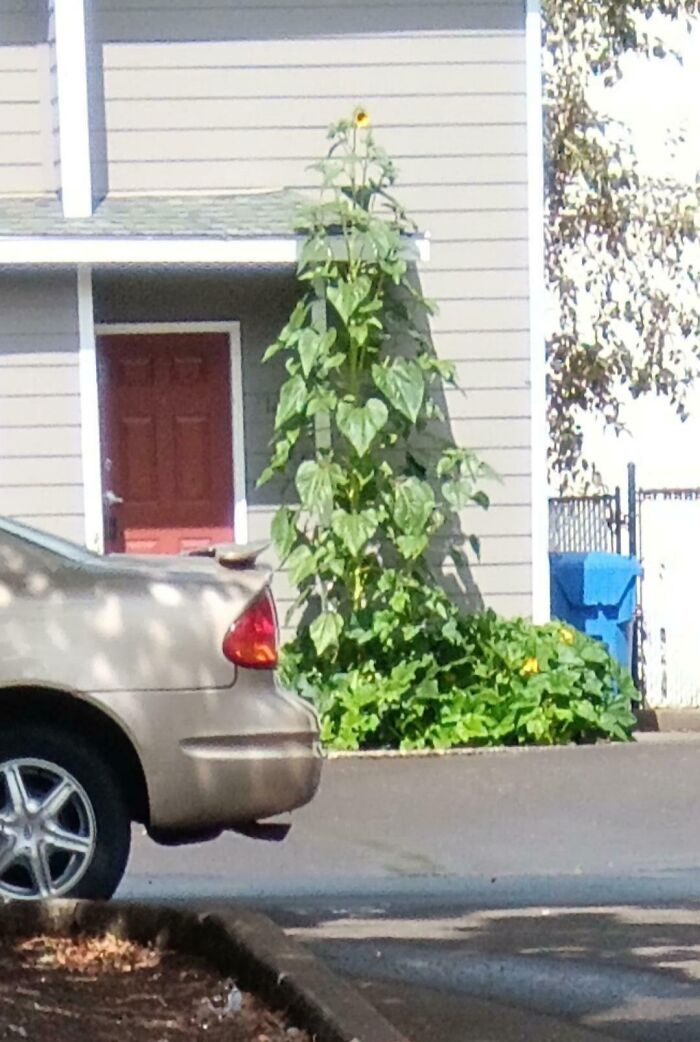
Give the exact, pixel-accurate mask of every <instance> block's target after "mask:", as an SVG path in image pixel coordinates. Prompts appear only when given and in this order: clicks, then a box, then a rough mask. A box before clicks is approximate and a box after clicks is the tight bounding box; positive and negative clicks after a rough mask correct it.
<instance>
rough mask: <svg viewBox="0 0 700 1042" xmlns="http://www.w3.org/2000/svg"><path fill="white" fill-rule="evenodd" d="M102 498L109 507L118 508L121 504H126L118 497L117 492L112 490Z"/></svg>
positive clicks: (108, 490)
mask: <svg viewBox="0 0 700 1042" xmlns="http://www.w3.org/2000/svg"><path fill="white" fill-rule="evenodd" d="M102 498H103V499H104V503H105V506H107V507H118V506H119V504H120V503H123V502H124V500H123V499H122V497H121V496H118V495H117V494H116V492H112V489H111V488H108V489H107V491H106V492H105V494H104V496H103V497H102Z"/></svg>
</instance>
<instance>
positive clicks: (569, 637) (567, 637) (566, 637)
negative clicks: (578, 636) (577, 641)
mask: <svg viewBox="0 0 700 1042" xmlns="http://www.w3.org/2000/svg"><path fill="white" fill-rule="evenodd" d="M559 636H560V637H561V639H562V640H563V641H564V643H565V644H573V643H574V635H573V633H572V632H571V630H569V629H567V628H566V626H562V628H561V629H560V630H559Z"/></svg>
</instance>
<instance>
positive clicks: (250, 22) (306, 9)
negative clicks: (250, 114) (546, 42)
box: [97, 0, 523, 42]
mask: <svg viewBox="0 0 700 1042" xmlns="http://www.w3.org/2000/svg"><path fill="white" fill-rule="evenodd" d="M97 11H98V12H99V14H100V15H101V17H102V22H103V25H104V30H105V38H107V39H118V40H121V41H122V42H139V41H147V40H150V41H154V42H158V41H160V40H162V39H163V24H164V23H167V38H168V39H169V40H172V41H173V42H178V41H194V40H200V41H208V40H219V39H241V40H261V39H275V38H277V39H280V38H282V39H285V38H287V39H288V38H290V37H300V38H309V37H317V36H329V35H330V36H340V35H352V34H355V33H357V32H358V31H362V30H363V29H364V28H365V27H366V26H367V25H368V24H371V26H372V33H373V34H374V35H379V34H382V33H395V32H397V31H402V32H404V33H411V32H420V33H422V32H438V33H439V32H449V31H454V30H457V31H472V32H474V31H481V32H484V31H499V32H501V31H512V30H513V29H518V28H520V26H521V23H522V19H523V15H522V11H521V9H520V6H519V4H517V3H514V2H513V0H503V2H501V0H488V2H483V3H474V2H472V0H457V2H450V0H437V2H436V0H433V2H432V3H430V4H429V5H428V4H426V3H425V2H416V0H382V2H381V3H376V2H372V0H353V3H352V4H350V3H348V2H347V0H329V2H319V0H312V2H308V0H291V2H289V0H277V2H268V3H257V2H256V0H248V2H247V3H236V4H235V6H234V5H232V4H228V5H225V4H223V3H211V2H208V0H191V2H190V3H185V4H182V3H181V4H178V5H177V6H172V5H171V4H165V3H163V2H162V0H161V2H159V0H155V2H154V0H136V2H129V0H114V2H111V3H98V4H97Z"/></svg>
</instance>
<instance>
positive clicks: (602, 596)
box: [550, 553, 642, 607]
mask: <svg viewBox="0 0 700 1042" xmlns="http://www.w3.org/2000/svg"><path fill="white" fill-rule="evenodd" d="M550 560H551V566H552V578H553V580H554V581H555V582H556V583H558V585H559V586H560V587H561V589H562V590H563V592H564V594H565V595H566V597H567V599H568V600H569V601H571V602H572V603H573V604H586V605H594V604H602V605H609V606H611V607H612V606H615V605H618V604H620V602H621V601H622V600H623V598H624V597H625V595H626V594H627V592H628V591H629V588H630V586H631V585H632V583H634V582H635V581H636V580H637V578H638V577H639V576H640V575H641V574H642V569H641V566H640V564H639V561H637V559H636V558H635V557H625V556H623V555H622V554H606V553H588V554H550Z"/></svg>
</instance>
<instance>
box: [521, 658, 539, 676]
mask: <svg viewBox="0 0 700 1042" xmlns="http://www.w3.org/2000/svg"><path fill="white" fill-rule="evenodd" d="M539 671H540V664H539V662H538V661H537V659H536V658H529V659H526V660H525V662H524V663H523V668H522V669H521V670H520V673H521V675H522V676H524V677H534V675H535V674H536V673H539Z"/></svg>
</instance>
